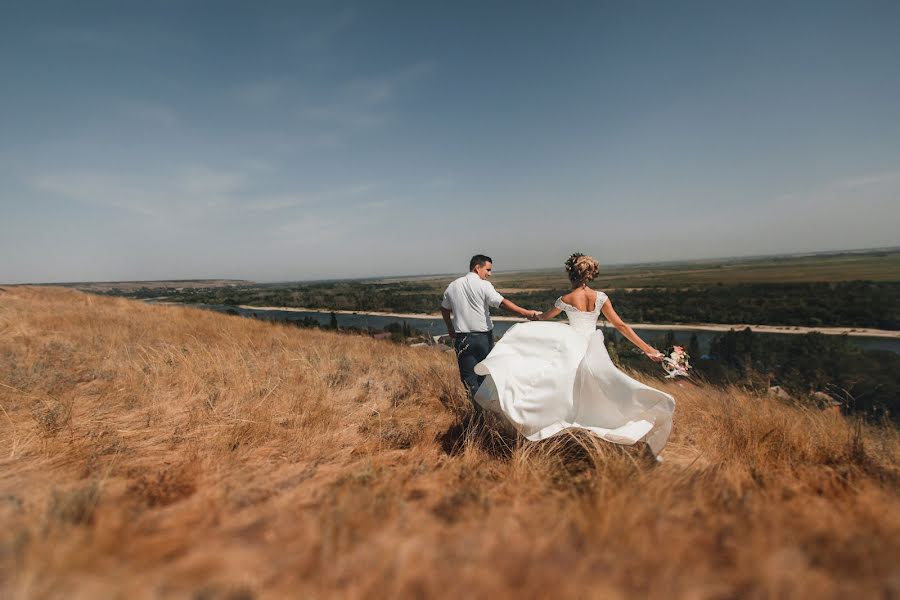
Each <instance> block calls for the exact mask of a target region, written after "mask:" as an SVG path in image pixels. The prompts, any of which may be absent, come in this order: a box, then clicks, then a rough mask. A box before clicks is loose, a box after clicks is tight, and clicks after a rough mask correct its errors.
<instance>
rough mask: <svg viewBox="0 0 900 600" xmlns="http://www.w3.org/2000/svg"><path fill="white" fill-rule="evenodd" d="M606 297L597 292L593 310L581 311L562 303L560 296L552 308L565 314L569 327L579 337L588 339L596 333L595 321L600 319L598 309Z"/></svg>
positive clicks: (601, 306)
mask: <svg viewBox="0 0 900 600" xmlns="http://www.w3.org/2000/svg"><path fill="white" fill-rule="evenodd" d="M606 300H607V295H606V294H604V293H603V292H597V301H596V302H595V303H594V310H592V311H583V310H578V309H577V308H575V307H574V306H572V305H571V304H567V303H565V302H563V299H562V296H560V297H559V298H557V299H556V303H555V304H554V306H555V307H556V308H558V309H559V310H561V311H563V312H565V313H566V318H567V319H568V320H569V325H571V326H572V328H573V329H575V331H577V332H578V333H580V334H581V335H583V336H585V337H588V336H590V335H593V333H594V332H595V331H597V321H598V320H599V319H600V309H601V308H603V303H604V302H606Z"/></svg>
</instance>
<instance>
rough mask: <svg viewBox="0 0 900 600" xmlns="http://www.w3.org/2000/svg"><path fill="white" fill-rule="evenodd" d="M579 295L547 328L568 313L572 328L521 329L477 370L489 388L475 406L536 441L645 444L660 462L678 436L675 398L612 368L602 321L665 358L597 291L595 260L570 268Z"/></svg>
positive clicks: (580, 260) (561, 303)
mask: <svg viewBox="0 0 900 600" xmlns="http://www.w3.org/2000/svg"><path fill="white" fill-rule="evenodd" d="M566 271H567V272H568V274H569V280H570V281H571V282H572V291H571V292H569V293H568V294H566V295H564V296H561V297H560V298H559V299H558V300H557V301H556V303H555V305H554V307H553V308H551V309H550V310H548V311H546V312H544V313H543V314H542V315H541V316H540V320H542V321H547V320H549V319H552V318H554V317H556V316H557V315H558V314H560V313H561V312H565V313H566V318H567V319H568V321H569V324H568V325H566V324H564V323H558V322H557V323H537V322H533V323H519V324H517V325H514V326H513V327H512V328H510V329H509V331H508V332H507V333H506V335H504V336H503V338H502V339H501V340H500V341H499V342H498V343H497V345H496V346H494V349H493V350H492V351H491V353H490V354H489V355H488V356H487V358H485V359H484V360H483V361H481V362H480V363H478V364H477V365H476V366H475V372H476V373H477V374H478V375H484V376H486V377H485V380H484V383H482V385H481V387H480V388H479V389H478V392H477V393H476V394H475V401H476V402H478V403H479V404H480V405H481V406H483V407H484V408H487V409H490V410H494V411H497V412H500V413H503V414H504V415H505V416H506V417H507V418H508V419H509V420H510V421H511V422H512V424H513V425H514V426H515V427H516V428H517V429H518V430H519V431H520V432H521V433H522V434H523V435H524V436H525V437H526V438H528V439H529V440H532V441H536V440H543V439H546V438H548V437H550V436H552V435H555V434H557V433H559V432H560V431H562V430H564V429H568V428H571V427H577V428H581V429H586V430H588V431H590V432H591V433H593V434H594V435H596V436H599V437H601V438H603V439H604V440H607V441H609V442H613V443H616V444H626V445H631V444H634V443H636V442H639V441H643V442H646V444H647V445H648V446H649V447H650V450H651V451H652V452H653V454H654V455H655V456H657V455H659V453H660V452H661V451H662V449H663V448H664V447H665V445H666V441H667V440H668V438H669V433H670V432H671V431H672V413H673V412H674V410H675V400H674V398H673V397H672V396H671V395H670V394H667V393H665V392H662V391H659V390H656V389H653V388H652V387H650V386H647V385H644V384H643V383H641V382H639V381H636V380H634V379H632V378H631V377H629V376H628V375H626V374H625V373H623V372H622V371H620V370H619V369H617V368H616V366H615V365H614V364H613V362H612V360H610V358H609V354H608V353H607V351H606V346H605V345H604V343H603V332H602V331H599V330H597V319H598V318H599V317H600V314H601V313H603V315H604V316H605V317H606V319H607V320H608V321H609V322H610V323H611V324H612V325H613V326H614V327H615V328H616V329H617V330H618V331H619V332H620V333H621V334H622V335H624V336H625V337H626V338H628V339H629V340H630V341H631V342H632V343H633V344H634V345H635V346H637V347H638V348H640V349H641V350H643V352H644V354H645V355H646V356H647V357H648V358H649V359H651V360H653V361H657V362H658V361H660V360H661V359H662V357H663V354H662V353H660V352H659V351H658V350H656V349H655V348H653V347H651V346H649V345H648V344H646V343H645V342H644V341H643V340H642V339H641V338H640V337H638V335H637V334H636V333H635V332H634V330H633V329H632V328H631V327H629V326H628V324H626V323H625V322H624V321H622V319H621V318H620V317H619V315H617V314H616V311H615V310H614V309H613V307H612V303H611V302H610V300H609V298H608V297H607V296H606V294H604V293H603V292H598V291H594V290H592V289H590V288H589V287H588V283H589V282H590V281H591V280H592V279H593V278H594V277H596V275H597V272H598V271H599V265H598V264H597V261H596V260H594V259H593V258H592V257H590V256H585V255H583V254H579V253H576V254H573V255H572V256H571V257H569V260H567V261H566Z"/></svg>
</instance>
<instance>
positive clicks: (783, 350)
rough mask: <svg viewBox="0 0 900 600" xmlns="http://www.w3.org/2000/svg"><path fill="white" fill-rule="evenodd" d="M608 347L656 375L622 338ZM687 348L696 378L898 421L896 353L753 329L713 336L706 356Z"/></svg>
mask: <svg viewBox="0 0 900 600" xmlns="http://www.w3.org/2000/svg"><path fill="white" fill-rule="evenodd" d="M659 341H664V338H660V340H657V342H659ZM695 344H696V346H697V348H695V349H694V350H691V349H690V348H691V347H693V346H695ZM610 350H611V352H610V356H611V357H612V355H613V351H614V352H615V353H616V356H617V357H618V360H619V362H621V364H622V365H623V366H627V367H629V368H632V369H635V370H638V371H641V372H645V373H649V374H656V375H658V374H659V367H658V366H657V365H655V364H653V363H651V362H649V361H647V360H646V359H645V358H644V357H643V356H642V354H641V353H640V352H639V351H637V349H636V348H634V346H633V345H632V344H631V343H630V342H628V341H627V340H621V341H618V342H615V343H612V344H610ZM688 352H689V353H690V354H691V364H692V365H693V367H694V371H693V375H692V377H693V378H694V379H697V380H702V381H706V382H707V383H711V384H717V385H720V384H732V385H741V386H745V387H749V388H751V389H755V390H757V391H759V392H765V391H766V390H767V389H768V387H769V386H772V385H778V386H781V387H782V388H783V389H784V390H786V391H787V392H788V393H789V394H790V395H791V396H793V397H794V398H797V399H800V400H801V401H802V400H804V399H811V398H813V397H815V395H816V393H817V392H819V393H822V392H824V393H826V394H828V395H829V396H832V397H833V398H835V399H837V400H839V401H841V402H842V403H843V404H844V409H843V410H845V411H847V412H850V413H855V414H860V415H863V416H865V417H866V418H870V419H874V420H878V419H881V418H890V419H893V420H894V421H896V422H900V356H898V355H897V354H894V353H893V352H889V351H886V350H862V349H860V348H859V347H858V346H856V345H855V344H853V343H852V342H851V341H850V340H849V339H848V337H847V336H845V335H844V336H835V335H824V334H821V333H808V334H805V335H773V334H758V333H754V332H753V331H752V330H751V329H750V328H745V329H742V330H739V331H735V330H731V331H728V332H725V333H723V334H720V335H717V336H715V337H714V338H713V339H712V341H711V343H710V351H709V356H708V358H706V359H703V358H701V357H700V354H699V342H698V341H695V340H694V339H693V338H692V339H691V341H690V343H689V350H688Z"/></svg>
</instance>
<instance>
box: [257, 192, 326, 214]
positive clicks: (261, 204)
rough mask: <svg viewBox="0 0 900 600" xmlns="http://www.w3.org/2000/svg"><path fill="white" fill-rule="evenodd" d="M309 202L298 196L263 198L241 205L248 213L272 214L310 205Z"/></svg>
mask: <svg viewBox="0 0 900 600" xmlns="http://www.w3.org/2000/svg"><path fill="white" fill-rule="evenodd" d="M310 203H311V200H310V199H308V198H303V197H300V196H291V195H284V196H263V197H259V198H254V199H252V200H248V201H246V202H242V203H241V208H243V209H244V210H246V211H248V212H273V211H278V210H285V209H288V208H296V207H298V206H305V205H307V204H310Z"/></svg>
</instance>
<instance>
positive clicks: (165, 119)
mask: <svg viewBox="0 0 900 600" xmlns="http://www.w3.org/2000/svg"><path fill="white" fill-rule="evenodd" d="M120 111H121V113H122V115H124V116H125V117H126V118H128V119H131V120H137V121H142V122H145V123H149V124H150V125H156V126H161V127H171V126H173V125H176V124H177V123H178V116H177V115H176V113H175V111H174V110H172V109H171V108H169V107H167V106H163V105H161V104H152V103H146V102H134V103H127V104H124V105H123V106H122V107H121V109H120Z"/></svg>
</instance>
